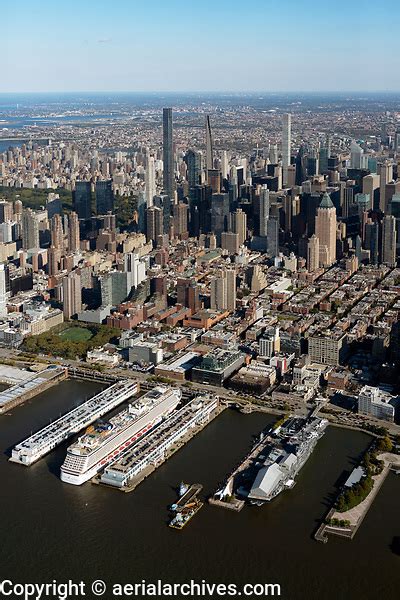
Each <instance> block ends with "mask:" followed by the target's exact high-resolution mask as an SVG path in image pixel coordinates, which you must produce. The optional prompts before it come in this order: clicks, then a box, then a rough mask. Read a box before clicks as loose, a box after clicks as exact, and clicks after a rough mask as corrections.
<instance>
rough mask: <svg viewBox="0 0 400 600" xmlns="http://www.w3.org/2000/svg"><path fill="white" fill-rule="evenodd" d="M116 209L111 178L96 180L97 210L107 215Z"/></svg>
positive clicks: (100, 213) (98, 212) (99, 213)
mask: <svg viewBox="0 0 400 600" xmlns="http://www.w3.org/2000/svg"><path fill="white" fill-rule="evenodd" d="M113 210H114V194H113V190H112V182H111V179H107V180H106V181H96V212H97V214H98V215H106V214H107V213H108V212H113Z"/></svg>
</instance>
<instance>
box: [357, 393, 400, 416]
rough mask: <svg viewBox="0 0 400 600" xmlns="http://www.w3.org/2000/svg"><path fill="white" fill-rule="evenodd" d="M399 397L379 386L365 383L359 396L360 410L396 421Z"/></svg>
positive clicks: (364, 413) (362, 412) (366, 413)
mask: <svg viewBox="0 0 400 600" xmlns="http://www.w3.org/2000/svg"><path fill="white" fill-rule="evenodd" d="M397 404H398V398H396V397H394V396H392V395H391V394H389V393H388V392H385V391H383V390H381V389H379V388H377V387H372V386H370V385H365V386H364V387H363V388H362V389H361V390H360V394H359V396H358V412H359V413H360V414H361V415H370V416H371V417H375V418H377V419H383V420H385V421H391V422H393V421H394V415H395V407H396V405H397Z"/></svg>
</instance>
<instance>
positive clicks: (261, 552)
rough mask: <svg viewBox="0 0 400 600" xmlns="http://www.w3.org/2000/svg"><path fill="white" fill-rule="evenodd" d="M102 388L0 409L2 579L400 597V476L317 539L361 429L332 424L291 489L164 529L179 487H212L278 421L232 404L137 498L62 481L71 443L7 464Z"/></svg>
mask: <svg viewBox="0 0 400 600" xmlns="http://www.w3.org/2000/svg"><path fill="white" fill-rule="evenodd" d="M98 389H99V387H98V386H97V385H95V384H90V383H81V382H76V381H67V382H63V383H61V384H59V385H58V387H56V388H53V389H51V390H49V391H47V392H45V393H44V394H42V395H41V396H39V397H37V398H35V399H34V400H32V401H31V402H29V403H28V404H26V405H24V406H20V407H18V408H16V409H14V410H13V411H12V414H11V415H5V416H2V417H0V443H1V456H0V481H1V494H0V519H1V550H0V575H1V578H0V579H4V578H9V579H12V580H14V581H15V582H37V583H44V582H48V581H51V580H53V579H57V580H58V581H66V580H68V579H72V580H74V581H80V580H84V581H85V582H88V583H89V582H91V581H92V580H95V579H99V578H101V579H103V580H105V581H106V582H108V583H110V584H111V583H114V582H122V583H128V582H140V581H141V580H142V579H145V580H147V581H148V582H151V581H156V580H157V579H162V580H164V581H165V582H171V583H175V582H185V581H188V580H190V579H196V580H198V581H201V580H202V579H205V580H206V581H208V582H210V583H213V582H216V583H229V582H233V583H238V584H243V583H256V582H257V583H258V582H260V583H279V584H281V586H282V596H281V597H282V598H284V599H285V600H300V599H301V600H302V599H307V600H314V599H315V600H317V599H318V600H322V599H323V600H353V599H354V600H373V599H374V600H375V599H376V598H384V599H385V600H395V599H398V598H399V585H400V556H398V555H396V554H394V553H393V552H392V550H391V543H392V540H393V537H394V536H399V535H400V511H399V491H400V477H398V476H396V475H394V474H391V475H390V476H389V477H388V479H387V480H386V482H385V484H384V486H383V488H382V490H381V491H380V493H379V495H378V497H377V499H376V501H375V503H374V505H373V507H372V508H371V509H370V512H369V513H368V515H367V517H366V519H365V521H364V523H363V524H362V526H361V528H360V530H359V532H358V533H357V535H356V537H355V539H354V540H353V541H352V542H350V541H344V540H333V539H331V540H330V541H329V542H328V544H325V545H323V544H319V543H317V542H315V541H314V540H313V539H312V534H313V532H314V530H315V529H316V527H317V525H318V521H319V519H321V517H323V515H324V514H325V513H326V511H327V503H328V502H329V499H330V497H331V495H332V494H333V493H334V492H335V484H337V482H338V479H339V478H340V477H341V475H342V473H343V471H344V470H346V469H347V470H349V469H351V467H352V465H353V464H354V461H355V460H356V459H357V457H358V456H359V455H360V453H361V452H362V451H363V450H364V448H365V447H366V446H367V444H368V441H369V438H368V437H367V436H366V435H364V434H362V433H354V432H349V431H345V430H341V429H336V428H328V431H327V433H326V435H325V437H324V438H323V439H322V440H321V441H320V442H319V444H318V446H317V448H316V450H315V452H314V454H313V455H312V457H311V458H310V460H309V461H308V463H307V464H306V466H305V467H304V468H303V470H302V471H301V473H300V476H299V477H298V481H297V485H296V486H295V488H294V489H293V490H291V491H290V492H287V493H285V494H283V495H281V496H279V497H278V498H277V499H276V500H275V501H274V502H272V503H271V504H270V505H267V506H263V507H246V508H245V509H244V510H243V511H242V512H241V513H238V514H237V513H233V512H229V511H226V510H223V509H218V508H216V507H212V506H209V505H205V506H204V508H203V509H202V510H201V511H200V512H199V513H198V514H197V515H196V516H195V517H194V519H193V520H192V521H191V522H190V524H189V525H188V526H187V527H186V528H185V529H184V530H183V531H180V532H179V531H175V530H172V529H170V528H169V527H167V517H168V511H167V506H168V505H169V504H171V503H172V502H173V501H174V500H175V498H176V492H175V490H174V488H175V486H176V485H177V484H179V482H180V481H181V480H182V479H183V480H185V481H188V482H200V483H202V484H203V485H204V492H205V494H209V493H211V492H212V491H213V490H214V489H215V487H216V486H217V484H218V482H219V481H221V480H222V479H223V477H224V475H225V474H226V473H227V472H228V471H229V470H230V469H231V468H232V467H233V466H234V465H235V464H236V463H237V462H238V461H239V460H240V458H241V457H242V456H243V454H244V453H245V452H246V451H247V450H248V449H249V447H250V444H251V442H252V435H253V434H256V433H258V432H259V431H260V430H261V429H263V428H264V427H265V426H267V425H268V424H269V423H270V422H271V421H272V420H273V418H272V417H269V416H266V415H262V414H252V415H242V414H240V413H238V412H235V411H231V410H226V411H225V412H224V413H223V414H222V415H221V416H219V417H218V418H217V419H216V420H215V421H214V422H212V423H211V424H210V425H208V426H207V427H206V428H205V429H204V430H203V432H201V433H200V434H199V435H198V436H197V437H196V438H195V439H194V440H192V441H191V442H190V443H189V444H188V445H187V446H186V447H185V448H184V449H182V450H180V451H179V452H178V453H177V454H176V455H175V456H174V457H172V458H171V459H170V460H169V461H168V462H167V463H166V464H165V465H164V466H162V467H161V468H160V469H159V470H158V471H157V472H156V473H154V474H153V475H152V476H151V477H150V478H149V479H147V480H146V481H145V482H144V483H143V484H142V485H141V486H139V487H138V488H137V490H136V491H135V492H133V493H131V494H124V493H121V492H119V491H116V490H110V489H106V488H104V487H98V486H94V485H92V484H90V483H87V484H85V485H84V486H82V487H79V488H76V487H73V486H69V485H67V484H63V483H61V481H60V479H59V478H58V474H59V468H60V465H61V463H62V461H63V459H64V456H65V451H66V446H67V445H66V444H65V445H63V446H62V447H60V448H58V449H57V450H55V451H54V452H52V453H51V454H49V455H48V456H47V457H45V458H44V459H42V460H41V461H39V462H38V463H36V464H35V465H33V466H31V467H29V468H25V467H22V466H18V465H15V464H12V463H9V462H7V458H8V456H7V453H8V452H9V451H10V449H11V447H12V446H13V445H14V444H15V443H17V442H18V441H20V440H22V439H23V438H24V437H26V436H27V435H29V434H30V432H31V430H33V431H35V430H37V429H38V428H39V427H41V426H43V425H45V424H46V423H47V422H48V420H49V418H52V419H54V418H56V417H57V416H58V415H59V414H60V412H61V413H63V412H65V411H66V410H67V409H69V408H71V407H72V406H74V405H75V404H77V403H78V401H80V400H83V399H84V398H85V397H87V396H89V395H93V394H94V393H95V391H97V390H98ZM86 597H91V596H90V594H88V595H87V596H86ZM104 598H106V599H107V600H109V599H111V598H112V596H111V594H108V593H107V594H106V595H105V596H104ZM11 600H14V598H12V599H11Z"/></svg>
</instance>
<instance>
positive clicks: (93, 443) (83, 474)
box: [61, 386, 182, 485]
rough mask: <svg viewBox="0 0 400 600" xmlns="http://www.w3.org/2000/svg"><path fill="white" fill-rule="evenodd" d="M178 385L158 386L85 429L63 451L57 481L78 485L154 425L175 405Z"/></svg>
mask: <svg viewBox="0 0 400 600" xmlns="http://www.w3.org/2000/svg"><path fill="white" fill-rule="evenodd" d="M181 396H182V393H181V391H180V390H179V389H173V388H168V387H163V386H158V387H155V388H154V389H152V390H151V391H149V392H148V393H147V394H145V395H144V396H142V397H141V398H139V400H136V401H135V402H133V403H132V404H130V405H129V406H128V408H126V409H124V410H122V411H121V412H119V413H118V414H117V415H115V416H114V417H112V418H111V419H110V420H108V421H100V422H97V423H96V424H95V425H92V426H91V427H89V428H88V429H87V431H86V432H85V434H84V435H83V436H81V437H79V438H78V440H77V441H76V442H75V443H74V444H72V445H71V446H70V447H69V448H68V451H67V456H66V458H65V461H64V463H63V465H62V466H61V481H64V482H65V483H71V484H73V485H81V484H82V483H85V481H88V480H89V479H91V478H92V477H94V476H95V475H96V473H98V472H99V471H100V470H101V469H104V468H105V467H106V466H107V465H108V464H109V463H110V462H111V461H114V460H116V459H117V458H118V457H119V455H120V454H121V453H122V452H124V451H125V450H127V449H128V448H129V447H130V446H131V445H133V444H134V443H135V442H137V441H138V440H139V439H141V438H142V437H143V436H144V435H146V434H147V433H148V432H149V431H151V430H152V429H154V427H156V426H157V425H158V424H159V423H161V421H162V420H163V419H164V418H165V417H167V416H168V415H169V414H170V413H171V412H172V411H174V409H175V408H176V407H177V405H178V404H179V402H180V401H181Z"/></svg>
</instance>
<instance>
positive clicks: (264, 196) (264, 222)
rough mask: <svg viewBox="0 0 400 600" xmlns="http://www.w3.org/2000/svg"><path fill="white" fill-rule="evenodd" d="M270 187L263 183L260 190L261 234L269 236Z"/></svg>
mask: <svg viewBox="0 0 400 600" xmlns="http://www.w3.org/2000/svg"><path fill="white" fill-rule="evenodd" d="M269 207H270V201H269V189H268V187H267V186H266V185H263V186H262V188H261V192H260V236H261V237H266V236H267V229H268V219H269Z"/></svg>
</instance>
